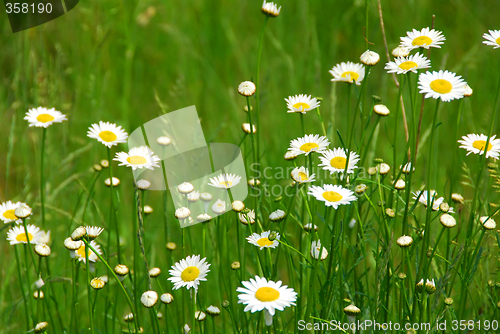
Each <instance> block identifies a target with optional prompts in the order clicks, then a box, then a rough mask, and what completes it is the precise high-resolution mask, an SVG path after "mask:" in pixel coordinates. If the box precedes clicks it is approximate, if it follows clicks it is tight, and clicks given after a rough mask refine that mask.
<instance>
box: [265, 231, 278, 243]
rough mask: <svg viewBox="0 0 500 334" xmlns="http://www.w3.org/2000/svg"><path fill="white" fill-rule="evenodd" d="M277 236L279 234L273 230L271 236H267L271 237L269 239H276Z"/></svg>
mask: <svg viewBox="0 0 500 334" xmlns="http://www.w3.org/2000/svg"><path fill="white" fill-rule="evenodd" d="M276 237H277V234H276V232H274V231H272V232H271V233H269V237H267V238H268V239H269V241H274V240H275V239H276Z"/></svg>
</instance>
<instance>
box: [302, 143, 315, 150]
mask: <svg viewBox="0 0 500 334" xmlns="http://www.w3.org/2000/svg"><path fill="white" fill-rule="evenodd" d="M315 148H319V145H318V144H316V143H305V144H304V145H302V146H301V147H300V150H301V151H304V152H309V151H310V150H312V149H315Z"/></svg>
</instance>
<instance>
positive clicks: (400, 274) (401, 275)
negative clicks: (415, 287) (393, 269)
mask: <svg viewBox="0 0 500 334" xmlns="http://www.w3.org/2000/svg"><path fill="white" fill-rule="evenodd" d="M398 278H399V279H400V280H402V281H404V280H405V279H406V274H405V273H399V274H398Z"/></svg>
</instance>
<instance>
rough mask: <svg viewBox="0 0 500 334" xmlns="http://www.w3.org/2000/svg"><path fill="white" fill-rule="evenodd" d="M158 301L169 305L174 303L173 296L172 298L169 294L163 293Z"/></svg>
mask: <svg viewBox="0 0 500 334" xmlns="http://www.w3.org/2000/svg"><path fill="white" fill-rule="evenodd" d="M160 299H161V302H162V303H163V304H170V303H171V302H173V301H174V296H172V295H171V294H170V293H164V294H162V295H161V297H160Z"/></svg>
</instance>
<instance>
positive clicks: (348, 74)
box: [341, 71, 359, 82]
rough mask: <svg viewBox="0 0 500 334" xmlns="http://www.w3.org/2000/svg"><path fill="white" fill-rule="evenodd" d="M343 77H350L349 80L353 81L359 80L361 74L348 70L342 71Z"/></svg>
mask: <svg viewBox="0 0 500 334" xmlns="http://www.w3.org/2000/svg"><path fill="white" fill-rule="evenodd" d="M341 77H342V78H346V79H347V78H349V82H353V81H358V78H359V74H358V73H356V72H353V71H347V72H344V73H342V75H341Z"/></svg>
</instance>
